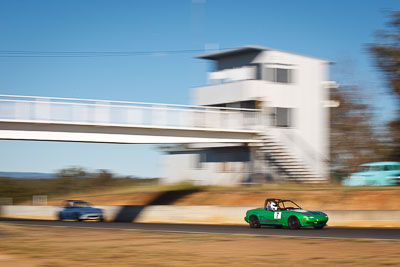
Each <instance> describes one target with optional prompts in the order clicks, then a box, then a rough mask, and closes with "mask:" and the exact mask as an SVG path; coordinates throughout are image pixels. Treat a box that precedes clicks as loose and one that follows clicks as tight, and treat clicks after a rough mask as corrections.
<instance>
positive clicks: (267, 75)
mask: <svg viewBox="0 0 400 267" xmlns="http://www.w3.org/2000/svg"><path fill="white" fill-rule="evenodd" d="M293 72H294V70H292V69H281V68H268V67H264V69H263V73H262V75H261V78H262V80H265V81H270V82H277V83H293Z"/></svg>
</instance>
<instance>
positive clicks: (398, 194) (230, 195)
mask: <svg viewBox="0 0 400 267" xmlns="http://www.w3.org/2000/svg"><path fill="white" fill-rule="evenodd" d="M174 194H178V195H176V196H174ZM79 198H81V199H84V200H86V201H89V202H91V203H92V204H94V205H160V204H165V205H220V206H256V207H261V206H263V204H264V200H265V199H266V198H281V199H290V200H293V201H295V202H296V203H297V204H298V205H300V206H302V207H303V208H306V209H318V210H400V190H399V189H325V190H288V189H286V190H280V189H268V190H235V189H224V190H193V191H190V190H189V191H187V192H184V193H183V194H182V192H180V191H163V192H134V193H123V194H98V195H91V196H84V195H82V196H79ZM60 204H61V199H57V200H52V201H50V202H49V205H60Z"/></svg>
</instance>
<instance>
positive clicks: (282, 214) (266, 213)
mask: <svg viewBox="0 0 400 267" xmlns="http://www.w3.org/2000/svg"><path fill="white" fill-rule="evenodd" d="M244 220H245V221H246V222H247V223H249V225H250V227H251V228H260V227H261V225H272V226H275V227H277V228H282V227H284V226H285V227H289V228H290V229H300V228H301V227H305V226H312V227H314V228H315V229H322V228H324V227H325V226H326V223H327V222H328V215H326V213H323V212H321V211H309V210H303V209H302V208H301V207H300V206H299V205H297V204H296V203H294V202H293V201H291V200H282V199H277V198H268V199H266V200H265V204H264V208H258V209H252V210H248V211H247V212H246V217H244Z"/></svg>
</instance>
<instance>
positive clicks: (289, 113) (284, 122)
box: [273, 108, 293, 127]
mask: <svg viewBox="0 0 400 267" xmlns="http://www.w3.org/2000/svg"><path fill="white" fill-rule="evenodd" d="M273 122H274V123H273V125H274V126H276V127H293V109H292V108H275V112H274V113H273Z"/></svg>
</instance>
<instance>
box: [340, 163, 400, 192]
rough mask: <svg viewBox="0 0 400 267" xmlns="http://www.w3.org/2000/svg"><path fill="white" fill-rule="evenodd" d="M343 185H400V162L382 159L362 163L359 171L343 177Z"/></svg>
mask: <svg viewBox="0 0 400 267" xmlns="http://www.w3.org/2000/svg"><path fill="white" fill-rule="evenodd" d="M342 185H347V186H363V185H400V162H391V161H381V162H371V163H365V164H362V165H360V167H359V171H357V172H354V173H352V174H351V175H350V176H349V177H348V178H345V179H343V181H342Z"/></svg>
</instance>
